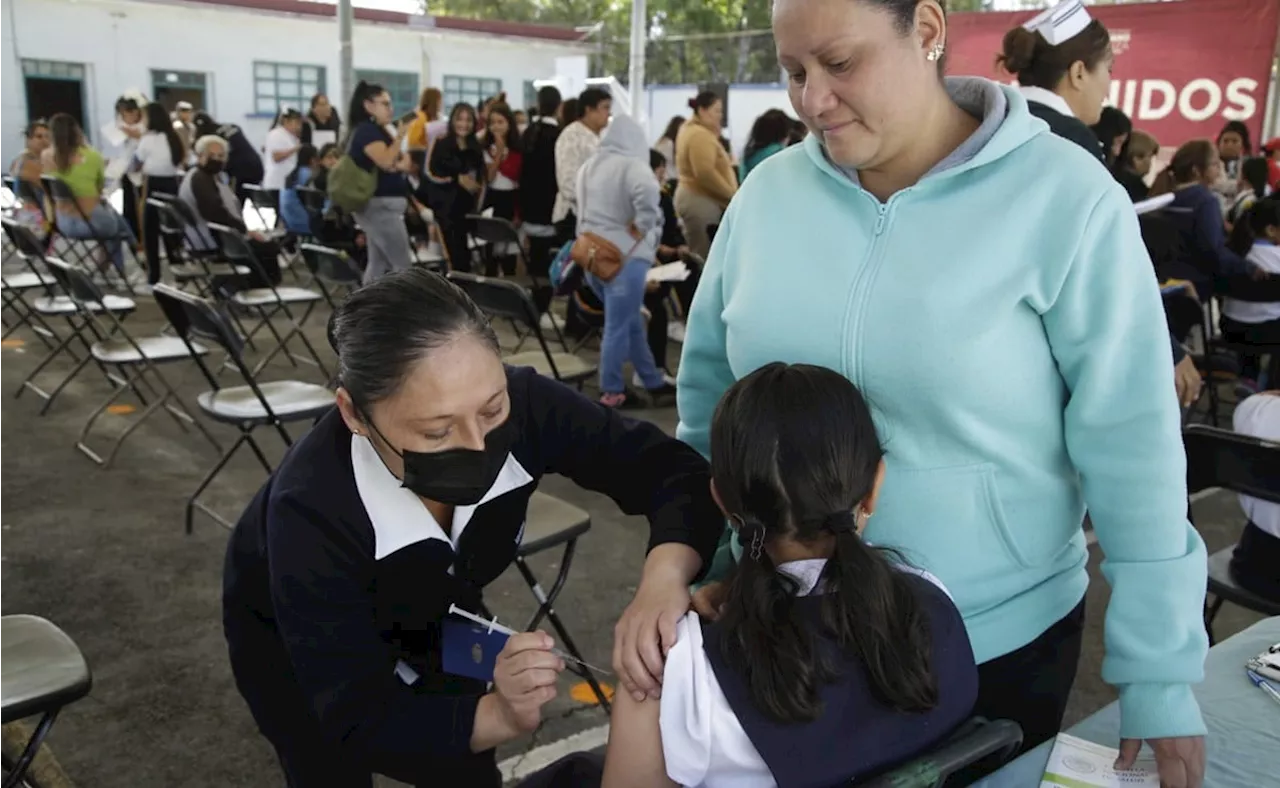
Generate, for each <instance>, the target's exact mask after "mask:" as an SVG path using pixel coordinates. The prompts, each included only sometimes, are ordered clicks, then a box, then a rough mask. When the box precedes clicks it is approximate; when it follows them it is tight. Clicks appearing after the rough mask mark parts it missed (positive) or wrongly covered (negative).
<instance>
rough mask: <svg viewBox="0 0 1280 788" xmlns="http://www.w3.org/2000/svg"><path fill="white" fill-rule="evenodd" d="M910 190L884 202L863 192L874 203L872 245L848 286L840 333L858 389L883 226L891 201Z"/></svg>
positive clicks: (847, 368) (848, 368) (847, 371)
mask: <svg viewBox="0 0 1280 788" xmlns="http://www.w3.org/2000/svg"><path fill="white" fill-rule="evenodd" d="M910 191H911V189H910V188H907V189H903V190H902V191H900V192H898V193H896V194H894V195H893V196H892V197H890V198H889V200H888V201H887V202H883V203H882V202H880V201H879V200H877V199H876V198H874V197H872V196H871V195H869V194H867V195H866V196H867V198H868V199H870V200H871V201H872V202H873V203H875V208H876V220H875V224H874V225H873V226H872V229H871V244H870V246H869V247H868V248H867V254H866V258H865V260H864V262H863V265H862V270H860V271H859V272H858V276H857V278H856V279H854V282H853V286H852V287H851V288H850V292H849V300H848V302H847V304H846V306H845V319H844V321H843V322H844V330H843V333H842V336H843V340H844V346H845V354H846V355H845V376H846V377H848V378H849V380H851V381H853V384H854V385H855V386H857V387H858V388H859V389H862V388H863V364H862V359H863V355H862V352H861V351H862V336H863V331H862V326H863V322H864V320H865V319H866V314H867V310H866V306H867V303H868V302H869V301H870V300H871V289H872V288H871V286H872V284H873V283H874V281H875V278H876V275H877V274H878V273H879V271H880V264H881V262H882V261H883V251H884V242H883V240H884V232H885V228H886V227H887V226H888V223H889V213H890V212H891V211H892V210H893V207H894V203H895V202H897V201H898V200H899V198H901V197H902V196H903V195H905V194H907V193H908V192H910ZM864 194H865V192H864Z"/></svg>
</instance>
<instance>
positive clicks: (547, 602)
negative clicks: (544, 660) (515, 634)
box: [515, 539, 613, 715]
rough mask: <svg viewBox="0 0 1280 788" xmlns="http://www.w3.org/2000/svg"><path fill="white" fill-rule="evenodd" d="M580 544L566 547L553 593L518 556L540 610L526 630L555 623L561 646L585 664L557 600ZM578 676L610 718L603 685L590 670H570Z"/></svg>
mask: <svg viewBox="0 0 1280 788" xmlns="http://www.w3.org/2000/svg"><path fill="white" fill-rule="evenodd" d="M577 544H578V540H577V539H570V540H569V542H568V543H567V544H565V546H564V553H563V554H562V555H561V557H560V571H559V573H558V574H557V575H556V579H555V582H554V583H552V584H551V591H550V593H544V592H543V590H542V584H541V583H539V582H538V578H537V577H536V576H534V574H533V571H532V570H531V569H529V565H528V563H527V562H526V561H525V559H524V557H523V556H516V559H515V564H516V569H518V570H519V571H520V574H521V576H522V577H524V581H525V583H527V584H528V586H529V590H530V591H532V592H533V596H534V598H535V599H537V600H538V610H537V612H536V613H534V615H533V618H532V619H530V621H529V625H528V626H527V627H525V630H526V631H530V630H533V629H534V628H535V627H537V626H538V623H539V622H540V621H542V619H543V617H545V618H546V619H547V620H548V621H550V622H551V627H552V629H554V630H555V631H556V635H557V636H558V637H559V638H560V643H561V645H562V646H563V647H564V650H565V651H567V652H568V653H569V654H570V655H572V656H573V657H575V658H576V659H579V660H581V659H582V658H583V657H582V652H581V651H579V650H578V645H577V644H576V643H574V642H573V638H572V637H571V636H570V635H569V630H567V629H565V626H564V622H562V621H561V620H560V616H559V615H557V614H556V611H555V607H554V605H555V601H556V597H558V596H560V592H561V591H562V590H563V589H564V584H565V581H567V580H568V579H569V566H570V564H571V563H572V562H573V553H574V550H575V548H576V547H577ZM570 669H571V670H573V672H574V673H577V674H578V675H579V676H581V677H582V679H583V680H584V681H586V682H587V686H588V687H590V688H591V692H592V694H593V695H595V696H596V702H598V703H599V704H600V707H601V708H602V709H604V713H605V714H606V715H607V714H610V713H611V711H612V708H613V707H612V705H611V704H610V703H609V698H608V697H607V696H606V695H605V694H604V688H602V687H601V686H600V682H599V681H597V680H596V677H595V675H594V674H593V673H592V672H591V671H590V670H589V669H587V668H578V667H577V666H570Z"/></svg>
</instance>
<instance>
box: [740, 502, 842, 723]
mask: <svg viewBox="0 0 1280 788" xmlns="http://www.w3.org/2000/svg"><path fill="white" fill-rule="evenodd" d="M736 522H737V523H738V524H739V525H738V535H737V538H738V541H739V544H741V545H742V548H743V553H742V560H740V561H739V562H738V566H737V570H736V571H735V572H734V574H733V576H732V577H731V578H730V580H729V581H728V582H729V588H728V592H727V593H726V594H725V605H724V615H723V616H722V617H721V619H720V623H719V626H720V627H721V631H722V632H724V633H726V634H725V637H724V639H723V640H722V641H721V648H722V653H723V656H724V659H725V662H726V663H727V664H728V665H729V666H730V667H731V668H733V669H734V670H735V672H737V673H738V675H740V676H742V677H743V679H744V681H745V682H746V684H747V686H748V687H750V688H751V696H752V698H753V699H754V701H755V703H756V704H757V705H758V706H759V707H760V709H761V710H762V711H763V712H765V713H766V714H767V715H769V716H770V717H772V718H773V719H776V720H779V721H782V722H801V721H806V720H813V719H816V718H817V717H818V715H819V714H820V713H821V712H822V702H821V699H820V698H819V695H818V690H819V689H820V688H821V686H822V685H823V684H825V683H827V682H829V681H830V680H831V679H832V677H833V676H834V669H833V666H831V665H829V664H828V663H827V661H826V660H824V659H823V658H822V657H821V655H820V654H817V653H815V646H814V637H813V628H812V626H805V622H803V621H801V620H800V619H799V617H798V616H797V615H796V611H795V610H794V607H795V604H796V590H797V588H796V581H795V580H793V579H791V578H790V577H788V576H786V575H784V574H782V573H780V572H778V569H777V567H776V566H775V565H774V563H773V561H772V560H771V559H770V558H769V554H768V552H766V551H765V550H763V549H762V546H763V542H764V540H765V534H766V529H765V527H764V526H763V525H762V524H760V523H759V522H756V521H754V520H752V519H750V518H747V519H745V520H744V519H743V518H742V517H738V518H737V519H736Z"/></svg>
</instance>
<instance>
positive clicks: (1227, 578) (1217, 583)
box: [1209, 545, 1280, 616]
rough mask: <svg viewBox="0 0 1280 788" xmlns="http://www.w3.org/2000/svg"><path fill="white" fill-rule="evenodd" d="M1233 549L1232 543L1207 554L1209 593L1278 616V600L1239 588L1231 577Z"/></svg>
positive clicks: (1250, 608)
mask: <svg viewBox="0 0 1280 788" xmlns="http://www.w3.org/2000/svg"><path fill="white" fill-rule="evenodd" d="M1235 549H1236V548H1235V546H1234V545H1232V546H1231V547H1225V548H1223V549H1221V550H1219V551H1218V552H1216V553H1214V554H1213V555H1211V556H1209V593H1210V594H1213V595H1214V596H1218V597H1221V598H1223V599H1225V600H1227V601H1228V602H1232V603H1234V604H1237V605H1239V606H1240V607H1244V608H1248V609H1249V610H1254V611H1257V612H1259V613H1263V614H1265V615H1268V616H1280V602H1273V601H1271V600H1270V599H1267V598H1266V597H1261V596H1258V595H1257V594H1255V593H1253V592H1252V591H1249V590H1248V589H1245V588H1241V587H1240V586H1239V585H1237V584H1236V581H1235V579H1234V578H1232V577H1231V554H1232V553H1233V552H1234V551H1235Z"/></svg>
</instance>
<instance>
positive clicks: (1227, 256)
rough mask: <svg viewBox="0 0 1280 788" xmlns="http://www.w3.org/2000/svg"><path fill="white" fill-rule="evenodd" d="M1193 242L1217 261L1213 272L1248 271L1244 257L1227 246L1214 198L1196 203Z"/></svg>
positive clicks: (1239, 272) (1225, 233)
mask: <svg viewBox="0 0 1280 788" xmlns="http://www.w3.org/2000/svg"><path fill="white" fill-rule="evenodd" d="M1195 222H1196V232H1195V242H1196V245H1197V246H1199V247H1200V249H1201V251H1202V252H1204V253H1206V254H1211V255H1213V258H1214V260H1215V261H1216V262H1217V269H1218V270H1216V271H1214V273H1215V274H1216V275H1218V276H1232V275H1236V274H1247V273H1249V268H1250V266H1249V264H1248V263H1246V262H1245V261H1244V258H1242V257H1240V255H1238V254H1236V253H1235V252H1233V251H1231V250H1230V249H1228V248H1227V232H1226V228H1225V227H1224V226H1223V224H1222V214H1221V212H1220V209H1219V208H1218V201H1217V200H1216V199H1212V200H1203V201H1201V202H1199V203H1198V204H1197V205H1196V219H1195Z"/></svg>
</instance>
